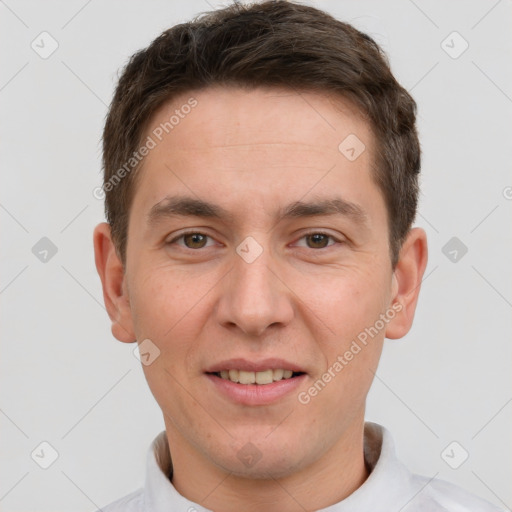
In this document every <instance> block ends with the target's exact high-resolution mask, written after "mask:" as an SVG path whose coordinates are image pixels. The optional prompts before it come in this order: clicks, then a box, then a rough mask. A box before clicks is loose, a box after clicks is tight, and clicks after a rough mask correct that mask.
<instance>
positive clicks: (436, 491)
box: [404, 475, 506, 512]
mask: <svg viewBox="0 0 512 512" xmlns="http://www.w3.org/2000/svg"><path fill="white" fill-rule="evenodd" d="M414 478H415V479H416V480H417V482H418V483H420V484H422V487H423V490H422V491H421V492H420V493H419V494H418V498H419V499H418V500H412V503H411V508H410V509H409V508H407V509H406V510H411V511H413V510H414V511H418V512H423V511H425V512H427V511H428V512H433V511H438V512H504V511H505V510H506V509H504V508H500V507H498V506H496V505H493V504H492V503H489V502H488V501H485V500H484V499H482V498H479V497H478V496H475V495H474V494H472V493H470V492H469V491H466V490H465V489H463V488H462V487H459V486H458V485H455V484H452V483H450V482H447V481H446V480H440V479H436V478H434V479H429V478H427V477H423V476H419V475H414ZM415 501H416V503H415V504H414V502H415ZM414 505H416V506H414ZM404 512H405V511H404Z"/></svg>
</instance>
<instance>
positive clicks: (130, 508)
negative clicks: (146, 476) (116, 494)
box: [96, 489, 145, 512]
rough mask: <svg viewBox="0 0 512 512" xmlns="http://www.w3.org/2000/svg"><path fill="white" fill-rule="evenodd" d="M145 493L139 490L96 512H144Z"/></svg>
mask: <svg viewBox="0 0 512 512" xmlns="http://www.w3.org/2000/svg"><path fill="white" fill-rule="evenodd" d="M144 510H145V508H144V491H143V490H142V489H138V490H137V491H134V492H132V493H130V494H127V495H126V496H124V497H122V498H119V499H118V500H116V501H114V502H112V503H110V504H108V505H106V506H104V507H102V508H100V509H99V510H97V511H96V512H144Z"/></svg>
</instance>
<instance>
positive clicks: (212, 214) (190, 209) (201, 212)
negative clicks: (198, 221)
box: [147, 196, 368, 225]
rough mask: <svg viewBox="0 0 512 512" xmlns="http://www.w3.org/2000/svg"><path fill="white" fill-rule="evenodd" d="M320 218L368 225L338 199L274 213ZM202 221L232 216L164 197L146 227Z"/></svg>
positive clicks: (360, 211)
mask: <svg viewBox="0 0 512 512" xmlns="http://www.w3.org/2000/svg"><path fill="white" fill-rule="evenodd" d="M323 215H342V216H344V217H348V218H349V219H351V220H352V221H354V222H355V223H357V224H360V225H363V224H366V222H367V219H368V217H367V215H366V213H365V212H364V210H363V209H362V208H361V207H360V206H359V205H357V204H355V203H352V202H350V201H347V200H346V199H343V198H341V197H334V198H330V199H322V200H317V201H312V202H303V201H295V202H293V203H290V204H289V205H287V206H286V207H285V208H281V209H280V210H278V212H277V213H276V217H277V218H278V219H295V218H302V217H314V216H323ZM176 216H180V217H203V218H210V219H218V220H221V221H226V222H232V221H233V220H234V218H235V216H234V215H233V214H232V213H230V212H228V211H227V210H226V209H224V208H223V207H222V206H219V205H217V204H214V203H211V202H208V201H205V200H202V199H197V198H194V197H189V196H166V197H165V198H164V199H162V200H161V201H159V202H158V203H156V204H155V205H153V206H152V208H151V209H150V211H149V213H148V216H147V222H148V225H154V224H157V223H158V222H159V221H160V220H163V219H165V218H172V217H176Z"/></svg>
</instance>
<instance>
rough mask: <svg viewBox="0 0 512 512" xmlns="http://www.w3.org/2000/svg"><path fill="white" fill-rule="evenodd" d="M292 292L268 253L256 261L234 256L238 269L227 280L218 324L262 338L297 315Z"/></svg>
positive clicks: (261, 255)
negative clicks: (268, 331) (268, 330)
mask: <svg viewBox="0 0 512 512" xmlns="http://www.w3.org/2000/svg"><path fill="white" fill-rule="evenodd" d="M292 295H293V294H292V292H291V291H290V289H289V288H288V287H287V286H286V283H285V281H284V279H283V276H280V275H279V269H278V268H277V265H275V262H274V264H273V262H272V257H271V255H269V254H268V251H265V250H263V252H262V253H261V254H260V255H259V256H258V258H256V259H255V260H254V261H250V260H246V259H244V258H243V257H241V256H239V255H238V254H235V255H234V267H233V268H232V270H231V271H230V272H229V273H228V274H227V275H226V277H225V279H224V280H223V288H222V294H221V297H220V300H219V303H218V308H217V315H218V321H219V322H220V323H221V325H223V326H224V327H228V328H231V329H233V328H234V327H235V326H236V327H237V328H238V329H240V330H241V331H242V332H243V333H245V334H247V335H251V336H261V335H262V334H263V333H264V332H265V330H266V329H268V328H269V327H271V326H273V327H277V326H281V327H282V326H285V325H287V324H289V323H290V321H291V320H292V318H293V315H294V309H293V304H292V300H291V297H292Z"/></svg>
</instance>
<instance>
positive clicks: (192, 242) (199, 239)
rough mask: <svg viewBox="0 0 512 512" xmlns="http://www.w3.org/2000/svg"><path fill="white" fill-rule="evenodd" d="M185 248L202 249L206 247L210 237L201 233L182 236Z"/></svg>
mask: <svg viewBox="0 0 512 512" xmlns="http://www.w3.org/2000/svg"><path fill="white" fill-rule="evenodd" d="M182 237H183V241H184V242H185V246H186V247H188V248H189V249H202V248H203V247H204V246H205V245H206V240H207V239H208V237H207V236H206V235H203V234H201V233H187V234H185V235H182Z"/></svg>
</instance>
